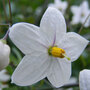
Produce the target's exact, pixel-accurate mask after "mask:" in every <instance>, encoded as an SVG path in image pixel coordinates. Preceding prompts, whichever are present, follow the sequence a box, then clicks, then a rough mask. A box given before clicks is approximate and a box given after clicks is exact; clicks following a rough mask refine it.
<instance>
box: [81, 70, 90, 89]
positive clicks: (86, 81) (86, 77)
mask: <svg viewBox="0 0 90 90" xmlns="http://www.w3.org/2000/svg"><path fill="white" fill-rule="evenodd" d="M79 87H80V90H90V70H87V69H85V70H82V71H81V72H80V75H79Z"/></svg>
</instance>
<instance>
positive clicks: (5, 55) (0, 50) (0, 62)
mask: <svg viewBox="0 0 90 90" xmlns="http://www.w3.org/2000/svg"><path fill="white" fill-rule="evenodd" d="M3 41H5V40H0V70H2V69H4V68H5V67H6V66H7V65H8V64H9V54H10V47H9V46H8V45H7V44H5V43H3Z"/></svg>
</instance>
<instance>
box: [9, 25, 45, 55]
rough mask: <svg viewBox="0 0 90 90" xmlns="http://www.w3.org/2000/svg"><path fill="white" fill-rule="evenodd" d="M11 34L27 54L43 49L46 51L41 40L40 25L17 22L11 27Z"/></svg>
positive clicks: (12, 38) (17, 44)
mask: <svg viewBox="0 0 90 90" xmlns="http://www.w3.org/2000/svg"><path fill="white" fill-rule="evenodd" d="M9 36H10V38H11V40H12V41H13V43H14V44H15V45H16V46H17V47H18V48H19V49H20V50H21V51H22V52H23V53H25V54H29V53H30V52H33V51H36V50H39V51H40V50H41V51H44V50H45V47H43V45H42V43H41V42H40V36H39V27H37V26H35V25H32V24H28V23H17V24H14V25H13V26H12V27H11V28H10V33H9Z"/></svg>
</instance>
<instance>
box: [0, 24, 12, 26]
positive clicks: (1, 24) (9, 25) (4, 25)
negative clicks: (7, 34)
mask: <svg viewBox="0 0 90 90" xmlns="http://www.w3.org/2000/svg"><path fill="white" fill-rule="evenodd" d="M0 26H10V24H0Z"/></svg>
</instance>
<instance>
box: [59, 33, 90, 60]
mask: <svg viewBox="0 0 90 90" xmlns="http://www.w3.org/2000/svg"><path fill="white" fill-rule="evenodd" d="M88 42H89V41H88V40H86V39H85V38H83V37H81V36H80V35H79V34H76V33H74V32H69V33H67V34H66V35H65V36H64V38H63V39H62V41H61V42H60V43H59V47H60V48H63V49H65V51H66V54H67V56H68V57H70V58H71V61H75V60H76V59H78V57H79V56H80V55H81V53H82V52H83V50H84V49H85V48H86V46H87V44H88Z"/></svg>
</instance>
